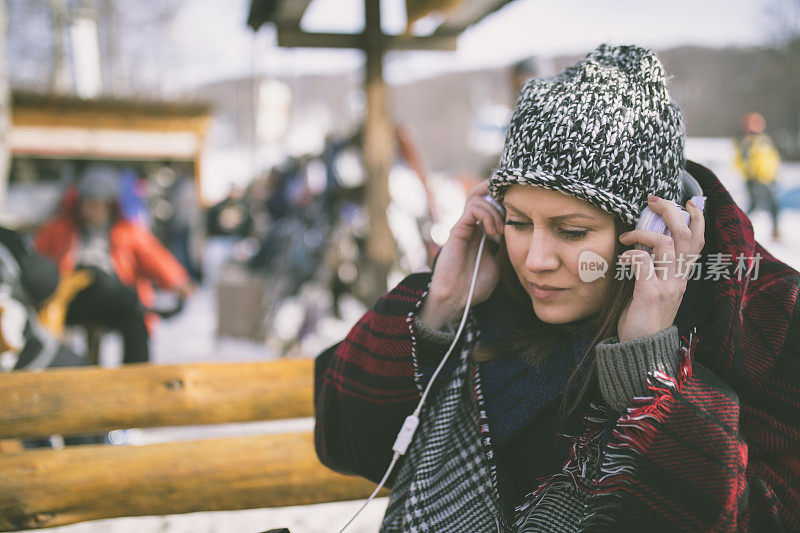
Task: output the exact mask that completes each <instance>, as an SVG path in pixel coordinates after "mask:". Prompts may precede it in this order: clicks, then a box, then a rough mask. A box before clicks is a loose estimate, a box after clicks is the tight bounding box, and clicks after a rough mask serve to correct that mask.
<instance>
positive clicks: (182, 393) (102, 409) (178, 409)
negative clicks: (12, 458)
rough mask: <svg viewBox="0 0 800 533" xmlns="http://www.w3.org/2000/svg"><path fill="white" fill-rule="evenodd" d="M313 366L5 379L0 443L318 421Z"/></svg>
mask: <svg viewBox="0 0 800 533" xmlns="http://www.w3.org/2000/svg"><path fill="white" fill-rule="evenodd" d="M313 364H314V362H313V360H312V359H285V360H280V361H268V362H259V363H225V364H215V363H205V364H194V365H169V366H157V365H149V364H138V365H127V366H124V367H121V368H113V369H109V368H62V369H51V370H47V371H44V372H32V371H30V372H26V371H20V372H11V373H0V398H2V399H3V400H2V401H0V438H21V437H22V438H24V437H40V436H45V435H51V434H63V435H71V434H80V433H92V432H102V431H108V430H111V429H119V428H131V427H157V426H179V425H188V424H194V425H196V424H220V423H230V422H246V421H254V420H272V419H285V418H299V417H307V416H313V413H314V408H313Z"/></svg>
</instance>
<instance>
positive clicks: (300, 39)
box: [278, 26, 458, 51]
mask: <svg viewBox="0 0 800 533" xmlns="http://www.w3.org/2000/svg"><path fill="white" fill-rule="evenodd" d="M457 41H458V35H456V34H452V35H435V36H429V37H414V36H404V35H385V36H384V37H383V42H384V49H386V50H441V51H455V49H456V44H457ZM364 42H365V38H364V35H363V34H361V33H308V32H304V31H301V30H298V29H297V28H289V27H280V26H279V27H278V46H282V47H286V48H347V49H363V48H364Z"/></svg>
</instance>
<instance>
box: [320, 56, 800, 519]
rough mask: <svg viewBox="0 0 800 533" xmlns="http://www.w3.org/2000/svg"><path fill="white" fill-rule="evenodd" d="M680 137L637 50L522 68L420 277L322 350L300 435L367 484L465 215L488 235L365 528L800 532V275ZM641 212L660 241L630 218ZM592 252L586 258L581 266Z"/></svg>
mask: <svg viewBox="0 0 800 533" xmlns="http://www.w3.org/2000/svg"><path fill="white" fill-rule="evenodd" d="M684 137H685V133H684V125H683V117H682V115H681V113H680V111H679V110H678V108H677V107H676V106H675V105H674V104H673V103H672V102H671V100H670V98H669V95H668V93H667V90H666V82H665V75H664V71H663V67H662V66H661V64H660V63H659V62H658V60H657V59H656V58H655V56H654V55H653V54H652V53H651V52H649V51H647V50H644V49H641V48H638V47H633V46H626V47H613V46H607V45H602V46H600V47H599V48H598V49H597V50H595V51H594V52H592V53H591V54H589V55H588V56H587V57H586V58H585V59H584V60H583V61H581V62H580V63H578V64H576V65H575V66H573V67H570V68H568V69H567V70H565V71H564V72H562V73H561V74H559V75H557V76H555V77H553V78H549V79H539V80H530V81H529V82H528V83H527V84H526V85H525V87H524V89H523V91H522V94H521V96H520V99H519V101H518V103H517V107H516V110H515V112H514V115H513V117H512V121H511V124H510V126H509V130H508V133H507V137H506V146H505V149H504V153H503V156H502V157H501V159H500V162H499V165H498V168H497V169H496V170H495V172H494V173H493V175H492V177H491V179H490V180H489V183H488V185H487V184H486V183H484V184H481V185H480V186H479V187H478V188H476V189H475V190H474V191H472V192H471V193H470V195H469V197H468V199H467V203H466V206H465V210H464V214H463V215H462V217H461V219H460V220H459V221H458V223H457V224H456V225H455V226H454V227H453V229H452V231H451V233H450V238H449V240H448V241H447V243H446V244H445V245H444V247H443V248H442V251H441V252H440V255H439V256H438V258H437V261H436V262H435V265H434V269H433V273H432V274H431V273H419V274H413V275H411V276H409V277H407V278H406V279H405V280H403V281H402V282H401V283H400V284H399V285H398V286H397V287H395V288H394V289H393V290H392V291H390V292H389V293H387V294H386V295H385V296H383V297H382V298H381V299H380V300H379V301H378V303H377V304H376V305H375V307H374V308H373V309H372V310H371V311H369V312H368V313H367V314H365V315H364V317H362V319H361V320H360V321H359V322H358V323H357V324H356V325H355V327H354V328H353V329H352V330H351V332H350V333H349V335H348V336H347V338H345V339H344V340H343V341H342V342H341V343H339V344H338V345H336V346H334V347H332V348H331V349H329V350H328V351H326V352H325V353H323V354H322V355H320V356H319V357H318V359H317V363H316V387H315V397H316V398H315V401H316V409H317V425H316V429H315V436H316V446H317V452H318V454H319V456H320V458H321V460H322V461H323V462H324V463H325V464H327V465H328V466H330V467H331V468H333V469H335V470H338V471H341V472H345V473H354V474H358V475H361V476H364V477H367V478H369V479H371V480H374V481H377V480H378V479H380V478H381V476H382V475H383V473H384V471H385V470H386V468H387V466H388V464H389V462H390V460H391V458H392V443H393V441H394V438H395V435H396V434H397V432H398V430H399V428H400V427H401V425H402V423H403V420H404V418H405V417H406V416H407V415H408V414H409V413H410V412H411V411H412V410H413V409H414V407H415V406H416V403H417V402H418V400H419V397H420V392H421V390H422V388H423V387H424V386H425V385H426V384H427V381H428V379H430V376H431V373H432V370H433V368H435V366H436V365H438V363H439V362H440V361H441V358H442V356H443V354H444V353H445V351H446V349H447V347H448V345H449V342H450V341H451V340H452V339H453V334H452V333H450V332H449V329H451V328H450V327H448V324H452V321H453V320H457V319H458V318H459V317H460V313H461V312H462V310H463V308H464V306H465V304H466V301H465V300H466V294H467V289H468V286H469V280H470V279H471V274H472V268H473V265H474V261H475V255H476V251H477V247H478V242H479V239H480V236H481V233H482V230H483V231H485V232H486V233H487V234H488V235H489V236H490V237H492V238H496V239H497V240H498V241H499V243H500V244H499V246H496V247H495V248H496V249H495V250H494V253H493V254H488V255H486V254H485V255H484V258H483V259H482V260H481V267H480V269H479V274H478V281H477V285H476V291H475V296H474V299H473V302H472V307H471V309H470V314H469V320H468V327H467V329H466V334H465V335H463V336H462V338H461V339H460V341H459V344H458V348H457V351H456V352H455V353H454V354H453V357H451V360H450V361H448V363H447V365H446V370H445V371H444V372H443V374H442V375H440V376H439V377H438V378H437V380H436V382H435V392H434V393H433V394H432V397H431V398H430V400H429V403H428V405H426V406H425V408H424V410H423V411H422V414H421V417H420V418H421V422H420V427H419V429H418V430H417V433H416V435H415V437H414V440H413V442H412V444H411V446H410V448H409V450H408V452H407V453H406V454H405V455H404V456H403V457H402V459H401V461H400V462H399V463H398V465H399V468H398V469H397V471H396V473H394V474H393V475H392V477H390V479H389V484H390V485H391V487H392V495H391V498H390V502H389V507H388V509H387V512H386V516H385V518H384V522H383V526H382V530H384V531H423V530H424V531H437V532H438V531H470V532H482V531H498V530H500V531H503V530H508V529H510V530H514V531H548V532H552V531H581V530H589V529H604V528H608V529H613V530H615V531H618V530H619V531H627V530H629V531H641V530H642V528H643V527H648V528H651V529H655V530H667V531H674V530H677V531H711V530H714V531H717V530H720V531H734V530H740V529H741V530H753V531H781V530H798V529H800V492H798V490H797V487H798V486H800V428H799V426H800V416H798V413H799V412H800V409H798V408H799V407H800V390H799V389H798V387H797V382H798V378H800V334H799V333H798V332H800V325H798V324H797V321H798V313H797V309H796V308H797V294H798V287H800V275H799V274H798V272H797V271H795V270H793V269H791V268H790V267H788V266H787V265H785V264H783V263H781V262H779V261H777V260H776V259H774V258H773V257H772V256H771V255H770V254H769V253H767V252H766V251H765V250H764V249H763V248H762V247H761V246H760V245H759V244H758V243H756V242H755V241H754V239H753V231H752V226H751V224H750V221H749V220H748V219H747V217H746V215H745V214H744V213H742V211H741V210H740V209H739V208H738V207H737V206H736V204H735V203H734V202H733V200H732V199H731V197H730V195H729V194H728V193H727V191H726V190H725V188H724V187H723V186H722V184H721V183H720V182H719V180H718V179H717V178H716V177H715V176H714V175H713V174H712V173H711V172H710V171H708V170H707V169H705V168H703V167H701V166H700V165H697V164H694V163H692V162H688V161H685V160H684ZM684 168H685V170H686V171H687V172H688V174H689V175H690V176H689V177H686V178H685V179H686V180H687V181H696V182H697V183H698V184H699V186H700V187H701V188H702V191H703V194H704V195H705V196H706V197H707V202H706V206H705V216H704V215H703V213H701V212H700V210H699V209H698V208H697V207H696V206H694V205H692V203H687V204H686V205H685V209H686V210H687V211H688V213H689V215H690V220H689V224H688V226H687V224H686V223H685V222H684V220H683V218H682V216H681V214H680V212H679V210H678V208H677V206H676V205H675V204H674V203H673V202H676V201H678V200H679V192H680V190H681V176H682V172H683V169H684ZM487 190H488V191H490V192H491V194H492V196H493V197H494V199H495V200H497V201H499V202H502V204H503V206H504V208H505V210H506V214H505V217H504V218H501V215H500V214H499V213H498V212H497V211H496V210H495V209H493V208H492V206H491V203H490V202H487V201H486V200H485V199H484V193H485V192H486V191H487ZM652 197H655V198H652ZM645 207H650V209H651V210H652V211H654V212H655V213H657V214H659V215H660V216H661V217H663V219H664V221H665V222H666V223H667V225H668V227H669V229H670V230H671V236H670V237H668V236H665V235H661V234H659V233H655V232H652V231H646V230H642V229H637V230H634V229H633V228H634V226H635V223H636V220H637V218H638V216H639V214H640V213H641V211H642V210H643V209H644V208H645ZM481 228H482V230H481ZM636 244H638V245H643V246H647V247H649V248H652V249H653V256H652V257H651V256H650V255H649V254H648V253H646V252H644V251H641V250H639V249H634V248H633V246H634V245H636ZM701 251H702V255H701V256H700V259H699V260H698V261H695V260H696V259H697V255H698V254H700V253H701ZM587 258H588V259H590V260H591V261H588V262H589V263H594V264H602V263H603V262H605V263H606V264H607V265H608V269H607V270H606V271H605V274H604V275H603V276H601V277H596V276H587V275H586V272H585V271H584V270H583V268H584V266H585V265H586V264H587ZM723 259H724V260H726V261H728V263H729V264H728V263H724V262H722V261H721V260H723ZM692 264H694V268H693V269H691V268H687V267H689V266H691V265H692ZM726 264H727V265H728V267H729V268H727V269H726V268H724V267H725V265H726ZM741 266H744V267H746V269H744V268H740V267H741ZM623 267H625V268H626V270H621V269H623ZM756 271H757V272H756ZM618 272H622V273H623V274H625V275H622V276H618V275H617V273H618ZM754 272H756V274H755V275H754ZM630 273H632V274H633V275H632V276H630V275H628V274H630ZM612 275H613V276H612ZM617 278H619V279H617Z"/></svg>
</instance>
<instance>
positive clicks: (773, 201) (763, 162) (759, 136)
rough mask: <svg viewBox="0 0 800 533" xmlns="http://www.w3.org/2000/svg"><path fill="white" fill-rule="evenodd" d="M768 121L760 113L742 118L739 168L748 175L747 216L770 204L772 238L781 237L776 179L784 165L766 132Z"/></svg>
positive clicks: (737, 148)
mask: <svg viewBox="0 0 800 533" xmlns="http://www.w3.org/2000/svg"><path fill="white" fill-rule="evenodd" d="M766 127H767V121H766V120H764V117H763V116H762V115H761V114H759V113H747V114H746V115H744V116H743V117H742V133H743V135H742V136H741V137H739V138H738V139H736V160H735V163H736V167H737V168H738V169H739V171H740V172H741V173H742V175H743V176H744V181H745V184H746V185H747V194H748V197H749V205H748V207H747V214H748V215H749V214H750V213H752V212H753V211H754V210H755V209H756V208H758V207H759V206H761V205H762V204H766V207H767V209H768V210H769V213H770V215H771V216H772V238H773V239H779V238H780V230H779V227H778V214H779V211H780V206H779V204H778V200H777V198H776V195H775V180H776V179H777V177H778V170H779V169H780V165H781V157H780V154H778V150H777V149H776V148H775V143H773V142H772V139H771V138H770V136H769V135H767V134H766V133H765V132H764V130H765V129H766Z"/></svg>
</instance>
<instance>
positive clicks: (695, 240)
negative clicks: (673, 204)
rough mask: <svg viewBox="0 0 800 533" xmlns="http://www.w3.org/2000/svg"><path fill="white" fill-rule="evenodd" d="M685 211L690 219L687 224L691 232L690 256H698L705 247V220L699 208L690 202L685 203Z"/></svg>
mask: <svg viewBox="0 0 800 533" xmlns="http://www.w3.org/2000/svg"><path fill="white" fill-rule="evenodd" d="M686 210H687V211H688V212H689V215H690V216H691V217H692V218H691V221H690V222H689V229H690V230H691V232H692V245H691V252H690V253H692V254H699V253H700V252H701V251H702V250H703V247H704V246H705V245H706V218H705V217H704V216H703V212H702V211H700V208H699V207H697V206H696V205H694V204H693V203H692V201H691V200H689V201H688V202H686Z"/></svg>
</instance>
